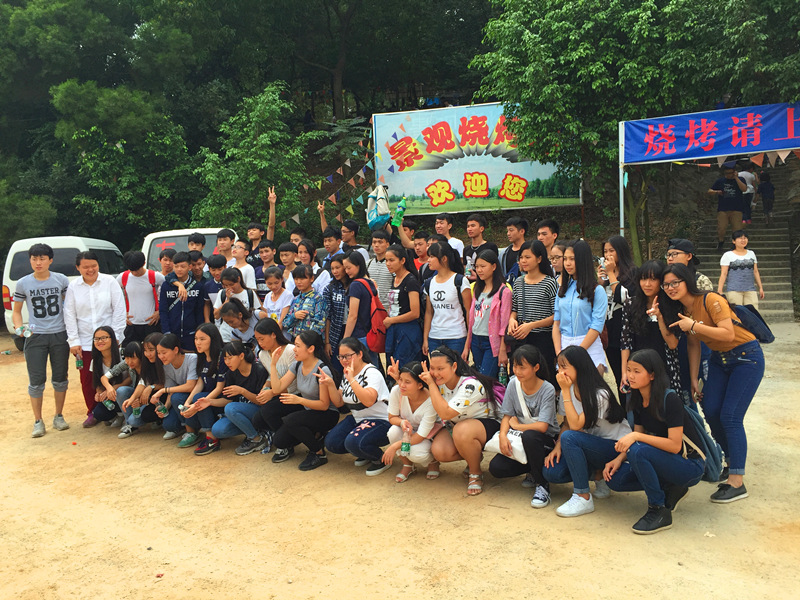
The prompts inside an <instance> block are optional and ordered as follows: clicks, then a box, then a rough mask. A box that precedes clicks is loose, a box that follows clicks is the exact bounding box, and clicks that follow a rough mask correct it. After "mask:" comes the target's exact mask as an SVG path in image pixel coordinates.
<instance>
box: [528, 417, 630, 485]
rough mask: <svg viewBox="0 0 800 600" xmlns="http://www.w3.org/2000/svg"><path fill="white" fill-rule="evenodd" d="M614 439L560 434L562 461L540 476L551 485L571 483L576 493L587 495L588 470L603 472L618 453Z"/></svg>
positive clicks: (579, 434)
mask: <svg viewBox="0 0 800 600" xmlns="http://www.w3.org/2000/svg"><path fill="white" fill-rule="evenodd" d="M616 443H617V442H616V441H615V440H607V439H605V438H601V437H597V436H596V435H591V434H589V433H586V432H585V431H572V430H569V429H568V430H566V431H562V432H561V460H560V461H559V462H557V463H555V464H554V465H553V466H552V467H545V468H544V471H543V472H542V474H543V475H544V478H545V479H547V481H549V482H550V483H569V482H570V481H572V486H573V491H574V492H575V493H576V494H588V493H589V471H590V470H592V471H594V470H596V469H602V468H603V467H605V466H606V463H607V462H609V461H611V460H614V459H615V458H616V457H617V455H618V454H619V452H617V451H616V450H614V445H615V444H616Z"/></svg>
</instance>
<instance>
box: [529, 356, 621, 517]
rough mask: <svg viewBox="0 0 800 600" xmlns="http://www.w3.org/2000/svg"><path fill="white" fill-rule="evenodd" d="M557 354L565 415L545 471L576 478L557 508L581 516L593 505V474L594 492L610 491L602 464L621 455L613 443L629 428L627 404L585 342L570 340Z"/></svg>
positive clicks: (554, 479)
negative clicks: (611, 384) (602, 373)
mask: <svg viewBox="0 0 800 600" xmlns="http://www.w3.org/2000/svg"><path fill="white" fill-rule="evenodd" d="M557 360H558V374H557V375H556V379H557V381H558V385H559V387H560V388H561V394H560V396H559V399H558V412H559V414H560V415H562V416H563V417H564V421H563V422H562V424H561V435H560V436H559V438H558V441H557V442H556V445H555V448H554V449H553V451H552V452H551V453H550V454H549V455H548V456H547V458H546V459H545V463H544V464H545V469H544V477H545V479H547V480H548V481H549V482H550V483H569V482H570V481H572V485H573V493H572V497H571V498H570V499H569V500H567V502H565V503H564V504H562V505H561V506H559V507H558V508H557V509H556V514H557V515H558V516H560V517H577V516H580V515H585V514H587V513H590V512H593V511H594V500H593V497H592V496H593V495H592V494H590V493H589V479H590V478H592V479H595V492H594V497H597V498H607V497H608V496H609V494H610V491H609V489H608V485H607V484H606V483H605V481H604V480H603V478H602V470H603V468H604V467H605V465H606V463H608V462H609V461H611V460H613V459H615V458H616V457H617V454H618V452H617V451H616V450H615V449H614V446H615V444H616V443H617V440H619V439H620V438H621V437H623V436H625V435H627V434H629V433H630V432H631V428H630V425H629V424H628V421H627V420H626V418H625V417H626V414H625V409H624V408H623V407H622V406H621V405H620V403H619V401H618V400H617V398H616V397H615V396H614V394H613V393H612V392H611V389H610V388H609V387H608V384H607V383H606V382H605V380H604V379H603V377H602V375H600V373H599V372H598V371H597V368H596V367H595V366H594V362H593V361H592V358H591V356H589V353H588V352H587V351H586V349H585V348H582V347H581V346H567V347H566V348H565V349H564V350H563V351H562V352H561V354H559V355H558V359H557Z"/></svg>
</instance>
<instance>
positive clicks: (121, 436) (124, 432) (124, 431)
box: [117, 425, 138, 440]
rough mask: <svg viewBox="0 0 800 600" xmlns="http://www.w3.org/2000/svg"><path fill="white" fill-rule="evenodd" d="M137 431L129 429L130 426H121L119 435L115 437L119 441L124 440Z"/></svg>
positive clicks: (133, 428)
mask: <svg viewBox="0 0 800 600" xmlns="http://www.w3.org/2000/svg"><path fill="white" fill-rule="evenodd" d="M137 431H138V429H137V428H136V427H131V426H130V425H123V426H122V429H120V430H119V435H118V436H117V437H118V438H119V439H121V440H124V439H125V438H129V437H131V436H132V435H133V434H134V433H136V432H137Z"/></svg>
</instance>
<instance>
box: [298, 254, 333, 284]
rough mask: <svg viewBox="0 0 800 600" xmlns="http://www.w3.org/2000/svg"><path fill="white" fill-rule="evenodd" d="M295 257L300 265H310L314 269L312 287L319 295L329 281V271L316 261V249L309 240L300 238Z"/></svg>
mask: <svg viewBox="0 0 800 600" xmlns="http://www.w3.org/2000/svg"><path fill="white" fill-rule="evenodd" d="M297 258H298V260H299V261H300V264H302V265H311V268H312V269H314V283H313V284H312V287H313V288H314V290H315V291H316V292H317V293H318V294H319V295H320V296H321V295H322V292H324V291H325V288H326V287H328V284H329V283H330V282H331V274H330V271H326V270H325V269H323V268H322V267H320V266H319V263H318V262H317V249H316V248H315V247H314V242H312V241H311V240H302V241H301V242H300V243H299V244H297Z"/></svg>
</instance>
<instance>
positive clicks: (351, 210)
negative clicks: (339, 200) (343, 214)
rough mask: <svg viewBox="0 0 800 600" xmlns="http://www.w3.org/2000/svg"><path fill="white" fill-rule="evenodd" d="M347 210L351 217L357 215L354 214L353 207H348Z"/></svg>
mask: <svg viewBox="0 0 800 600" xmlns="http://www.w3.org/2000/svg"><path fill="white" fill-rule="evenodd" d="M345 210H346V211H347V212H348V213H350V216H352V215H353V214H355V213H354V212H353V207H352V206H348V207H347V208H345Z"/></svg>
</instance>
